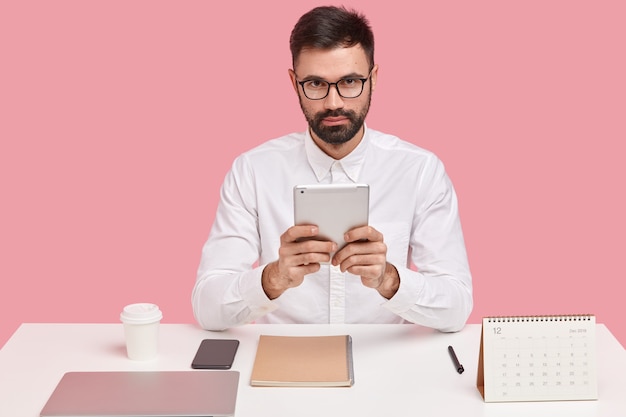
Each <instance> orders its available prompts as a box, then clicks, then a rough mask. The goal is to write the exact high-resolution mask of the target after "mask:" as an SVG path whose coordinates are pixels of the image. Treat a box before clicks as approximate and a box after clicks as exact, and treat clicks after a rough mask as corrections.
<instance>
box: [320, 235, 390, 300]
mask: <svg viewBox="0 0 626 417" xmlns="http://www.w3.org/2000/svg"><path fill="white" fill-rule="evenodd" d="M345 240H346V242H348V244H347V245H346V246H345V247H344V248H343V249H341V250H340V251H338V252H337V253H336V254H335V256H334V257H333V260H332V264H333V265H339V267H340V268H341V271H342V272H345V271H348V272H350V273H352V274H354V275H360V276H361V282H362V283H363V285H365V286H366V287H370V288H374V289H376V290H377V291H378V292H379V293H380V295H382V296H383V297H385V298H387V299H389V298H391V297H393V296H394V295H395V294H396V292H397V291H398V287H399V286H400V276H399V275H398V271H397V270H396V268H395V267H394V266H393V265H391V264H390V263H388V262H387V245H385V242H384V241H383V235H382V233H380V232H379V231H378V230H376V229H374V228H373V227H371V226H363V227H357V228H354V229H352V230H350V231H348V232H347V233H346V235H345Z"/></svg>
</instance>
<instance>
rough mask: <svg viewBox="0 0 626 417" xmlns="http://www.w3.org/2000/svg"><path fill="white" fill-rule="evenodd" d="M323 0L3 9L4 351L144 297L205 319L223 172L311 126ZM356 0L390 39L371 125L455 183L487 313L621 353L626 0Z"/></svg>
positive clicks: (174, 318)
mask: <svg viewBox="0 0 626 417" xmlns="http://www.w3.org/2000/svg"><path fill="white" fill-rule="evenodd" d="M318 4H320V3H318V2H313V1H297V2H296V1H272V0H266V1H262V2H259V1H248V2H243V4H242V2H221V3H219V4H218V3H217V2H212V1H202V2H199V1H169V2H164V1H27V0H26V1H18V0H14V1H6V0H5V1H3V2H2V3H0V60H1V64H0V72H1V76H0V106H1V107H0V139H1V142H0V193H1V194H0V198H1V204H0V210H1V215H0V257H1V258H0V259H1V260H0V280H1V281H0V285H1V286H0V320H1V321H0V345H2V344H4V342H6V340H8V338H9V337H10V335H11V334H12V333H13V332H14V331H15V329H16V328H17V327H18V326H19V324H20V323H22V322H117V321H118V320H119V312H120V309H121V308H122V307H123V306H124V305H125V304H127V303H131V302H138V301H151V302H155V303H158V304H159V305H160V306H161V308H162V310H163V312H164V315H165V318H164V321H165V322H170V323H175V322H193V321H194V320H193V316H192V312H191V303H190V297H191V295H190V294H191V289H192V287H193V284H194V281H195V272H196V268H197V266H198V262H199V258H200V249H201V246H202V244H203V243H204V240H205V239H206V237H207V234H208V231H209V227H210V225H211V222H212V219H213V216H214V211H215V208H216V205H217V198H218V192H219V187H220V184H221V181H222V179H223V176H224V174H225V172H226V170H227V169H228V168H229V166H230V164H231V162H232V160H233V158H234V157H235V156H236V155H237V154H239V153H240V152H242V151H244V150H246V149H249V148H250V147H252V146H255V145H257V144H259V143H261V142H263V141H265V140H267V139H270V138H273V137H276V136H280V135H283V134H285V133H288V132H292V131H302V130H304V129H305V123H304V119H303V117H302V115H301V112H300V108H299V106H298V103H297V99H296V97H295V95H294V93H293V91H292V89H291V85H290V84H289V79H288V75H287V69H288V68H289V67H290V64H291V58H290V54H289V49H288V37H289V33H290V31H291V28H292V26H293V24H294V23H295V21H296V20H297V18H298V17H299V16H300V15H301V14H302V13H304V12H305V11H307V10H309V9H310V8H311V7H313V6H316V5H318ZM345 4H346V5H349V6H355V7H357V8H359V9H360V10H362V11H364V12H365V13H366V14H367V15H368V16H369V18H370V20H371V23H372V25H373V28H374V31H375V34H376V41H377V44H376V48H377V49H376V60H377V62H378V64H379V65H380V72H379V79H378V86H377V90H376V92H375V94H374V97H373V104H372V110H371V113H370V116H369V119H368V124H369V126H370V127H372V128H375V129H377V130H382V131H385V132H388V133H392V134H396V135H398V136H400V137H402V138H404V139H406V140H408V141H411V142H414V143H416V144H418V145H420V146H423V147H425V148H428V149H430V150H432V151H434V152H435V153H437V154H438V155H439V157H440V158H441V159H442V160H443V161H444V163H445V164H446V166H447V169H448V172H449V174H450V176H451V178H452V180H453V181H454V183H455V186H456V188H457V192H458V194H459V199H460V210H461V218H462V222H463V226H464V230H465V236H466V243H467V248H468V252H469V257H470V264H471V267H472V272H473V276H474V286H475V287H474V288H475V308H474V311H473V314H472V316H471V318H470V322H471V323H478V322H479V320H480V319H481V317H482V316H484V315H505V314H564V313H594V314H596V315H597V318H598V321H599V322H601V323H605V324H607V326H608V327H609V329H610V330H611V331H612V332H613V333H614V334H615V335H616V336H617V337H618V338H619V340H620V341H621V343H622V345H626V325H625V324H624V315H625V314H624V313H625V312H626V308H625V307H624V305H625V302H624V296H623V292H621V291H620V289H621V288H622V287H623V285H621V284H622V283H623V281H624V278H625V277H626V274H625V272H624V270H625V268H624V266H623V262H624V247H625V245H624V237H625V236H626V221H625V218H624V213H625V212H626V202H625V199H624V188H625V187H624V180H625V179H626V164H625V163H624V144H625V140H626V117H625V115H626V77H625V76H624V74H626V54H625V50H626V25H625V24H624V16H625V15H626V6H625V5H626V3H625V2H623V1H572V0H568V1H548V0H540V1H532V0H531V1H518V2H506V1H500V0H497V1H465V0H453V1H436V2H435V1H420V2H411V1H406V0H398V1H397V0H388V1H384V2H383V1H379V0H372V1H347V2H345ZM390 169H393V167H390Z"/></svg>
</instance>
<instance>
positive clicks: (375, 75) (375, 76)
mask: <svg viewBox="0 0 626 417" xmlns="http://www.w3.org/2000/svg"><path fill="white" fill-rule="evenodd" d="M377 81H378V64H376V65H374V68H372V76H371V78H370V82H371V83H372V92H373V91H374V90H375V89H376V82H377Z"/></svg>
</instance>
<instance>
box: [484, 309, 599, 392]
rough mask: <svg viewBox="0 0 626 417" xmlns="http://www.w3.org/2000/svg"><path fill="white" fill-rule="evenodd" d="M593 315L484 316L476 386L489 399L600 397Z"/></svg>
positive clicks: (594, 319)
mask: <svg viewBox="0 0 626 417" xmlns="http://www.w3.org/2000/svg"><path fill="white" fill-rule="evenodd" d="M595 330H596V318H595V316H594V315H590V314H589V315H578V314H577V315H563V316H508V317H505V316H500V317H484V318H483V323H482V332H481V336H480V354H479V359H478V374H477V379H476V386H477V387H478V390H479V391H480V393H481V394H482V396H483V398H484V400H485V402H506V401H561V400H597V399H598V386H597V376H596V335H595Z"/></svg>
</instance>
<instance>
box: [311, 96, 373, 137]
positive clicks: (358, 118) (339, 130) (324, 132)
mask: <svg viewBox="0 0 626 417" xmlns="http://www.w3.org/2000/svg"><path fill="white" fill-rule="evenodd" d="M371 97H372V96H371V94H369V95H368V98H367V103H366V104H365V106H364V107H363V108H362V109H360V111H359V113H357V112H355V111H354V110H344V109H336V110H326V111H322V112H319V113H315V114H313V113H310V112H308V111H307V110H306V109H305V108H304V105H303V103H302V97H300V107H301V108H302V112H303V113H304V117H305V118H306V121H307V122H308V124H309V127H310V128H311V130H312V131H313V133H315V134H316V135H317V137H319V138H320V139H321V140H323V141H324V142H326V143H328V144H330V145H341V144H344V143H346V142H348V141H350V139H352V138H353V137H354V136H356V134H357V133H359V131H360V130H361V128H362V127H363V124H364V123H365V116H367V113H368V111H369V108H370V102H371ZM339 116H341V117H345V118H347V119H348V120H349V123H348V124H346V125H342V126H325V125H324V124H323V120H324V119H325V118H326V117H339Z"/></svg>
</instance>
